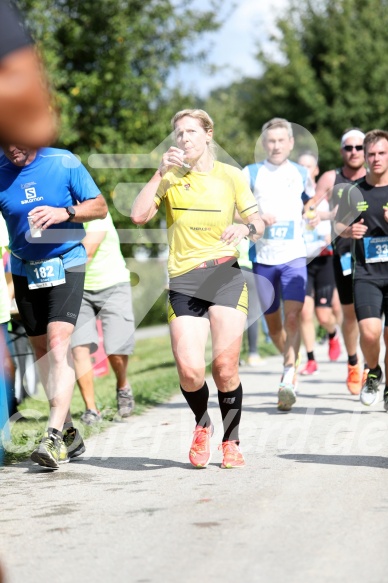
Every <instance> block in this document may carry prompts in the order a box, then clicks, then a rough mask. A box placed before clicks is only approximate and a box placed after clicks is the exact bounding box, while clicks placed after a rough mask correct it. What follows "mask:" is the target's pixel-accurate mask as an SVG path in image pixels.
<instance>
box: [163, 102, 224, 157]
mask: <svg viewBox="0 0 388 583" xmlns="http://www.w3.org/2000/svg"><path fill="white" fill-rule="evenodd" d="M182 117H192V118H193V119H197V120H198V121H199V122H200V124H201V126H202V127H203V129H204V130H205V132H207V131H209V130H213V129H214V122H213V120H212V118H211V117H210V115H209V114H208V113H207V112H206V111H204V110H203V109H182V110H181V111H178V112H177V113H176V114H175V115H174V117H173V118H172V120H171V125H172V127H173V129H174V130H175V126H176V123H177V121H179V120H180V119H182ZM208 148H209V152H210V154H211V156H212V158H214V159H215V158H216V154H217V146H216V143H215V142H214V140H213V138H212V139H211V140H210V142H209V143H208Z"/></svg>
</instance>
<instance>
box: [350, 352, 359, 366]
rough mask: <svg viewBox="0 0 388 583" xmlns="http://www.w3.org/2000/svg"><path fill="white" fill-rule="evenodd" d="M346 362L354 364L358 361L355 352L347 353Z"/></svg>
mask: <svg viewBox="0 0 388 583" xmlns="http://www.w3.org/2000/svg"><path fill="white" fill-rule="evenodd" d="M348 363H349V364H350V366H356V364H357V363H358V358H357V354H353V355H350V354H349V355H348Z"/></svg>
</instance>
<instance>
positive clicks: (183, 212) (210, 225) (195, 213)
mask: <svg viewBox="0 0 388 583" xmlns="http://www.w3.org/2000/svg"><path fill="white" fill-rule="evenodd" d="M154 200H155V203H156V204H157V206H159V205H160V204H161V202H162V201H163V200H164V202H165V205H166V211H167V228H168V243H169V247H170V254H169V258H168V272H169V276H170V277H177V276H178V275H182V274H184V273H187V272H188V271H191V270H192V269H194V268H195V267H197V266H198V265H200V264H201V263H202V262H203V261H207V260H209V259H220V258H221V257H226V256H231V257H239V252H238V251H237V249H236V247H235V246H234V245H231V244H227V243H225V242H224V241H221V239H220V237H221V235H222V233H223V232H224V230H225V229H226V227H228V226H229V225H231V224H232V223H233V219H234V213H235V210H236V209H237V212H238V213H239V215H240V216H241V217H242V218H243V219H244V218H246V217H248V216H249V215H252V214H253V213H255V212H257V210H258V209H257V204H256V201H255V198H254V196H253V194H252V192H251V189H250V188H249V184H248V182H247V180H246V178H245V176H244V175H243V173H242V172H241V170H239V169H238V168H235V167H234V166H230V165H229V164H223V163H222V162H214V167H213V170H211V172H191V171H189V172H187V171H186V169H185V168H176V169H174V170H172V171H169V172H166V174H165V175H164V177H163V179H162V181H161V183H160V185H159V188H158V191H157V194H156V195H155V199H154Z"/></svg>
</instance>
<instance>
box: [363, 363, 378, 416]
mask: <svg viewBox="0 0 388 583" xmlns="http://www.w3.org/2000/svg"><path fill="white" fill-rule="evenodd" d="M382 380H383V372H382V370H381V369H380V374H379V375H376V374H373V373H371V371H369V372H368V376H367V377H366V381H365V383H364V385H363V386H362V389H361V393H360V401H361V403H362V404H363V405H367V406H368V407H369V406H370V405H374V403H376V401H377V399H378V397H379V384H380V383H381V381H382Z"/></svg>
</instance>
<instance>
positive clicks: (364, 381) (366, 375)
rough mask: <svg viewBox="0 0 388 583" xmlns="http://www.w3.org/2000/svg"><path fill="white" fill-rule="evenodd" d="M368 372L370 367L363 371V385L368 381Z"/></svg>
mask: <svg viewBox="0 0 388 583" xmlns="http://www.w3.org/2000/svg"><path fill="white" fill-rule="evenodd" d="M368 372H369V368H364V370H363V371H362V382H361V384H362V386H364V385H365V383H366V379H367V378H368Z"/></svg>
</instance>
